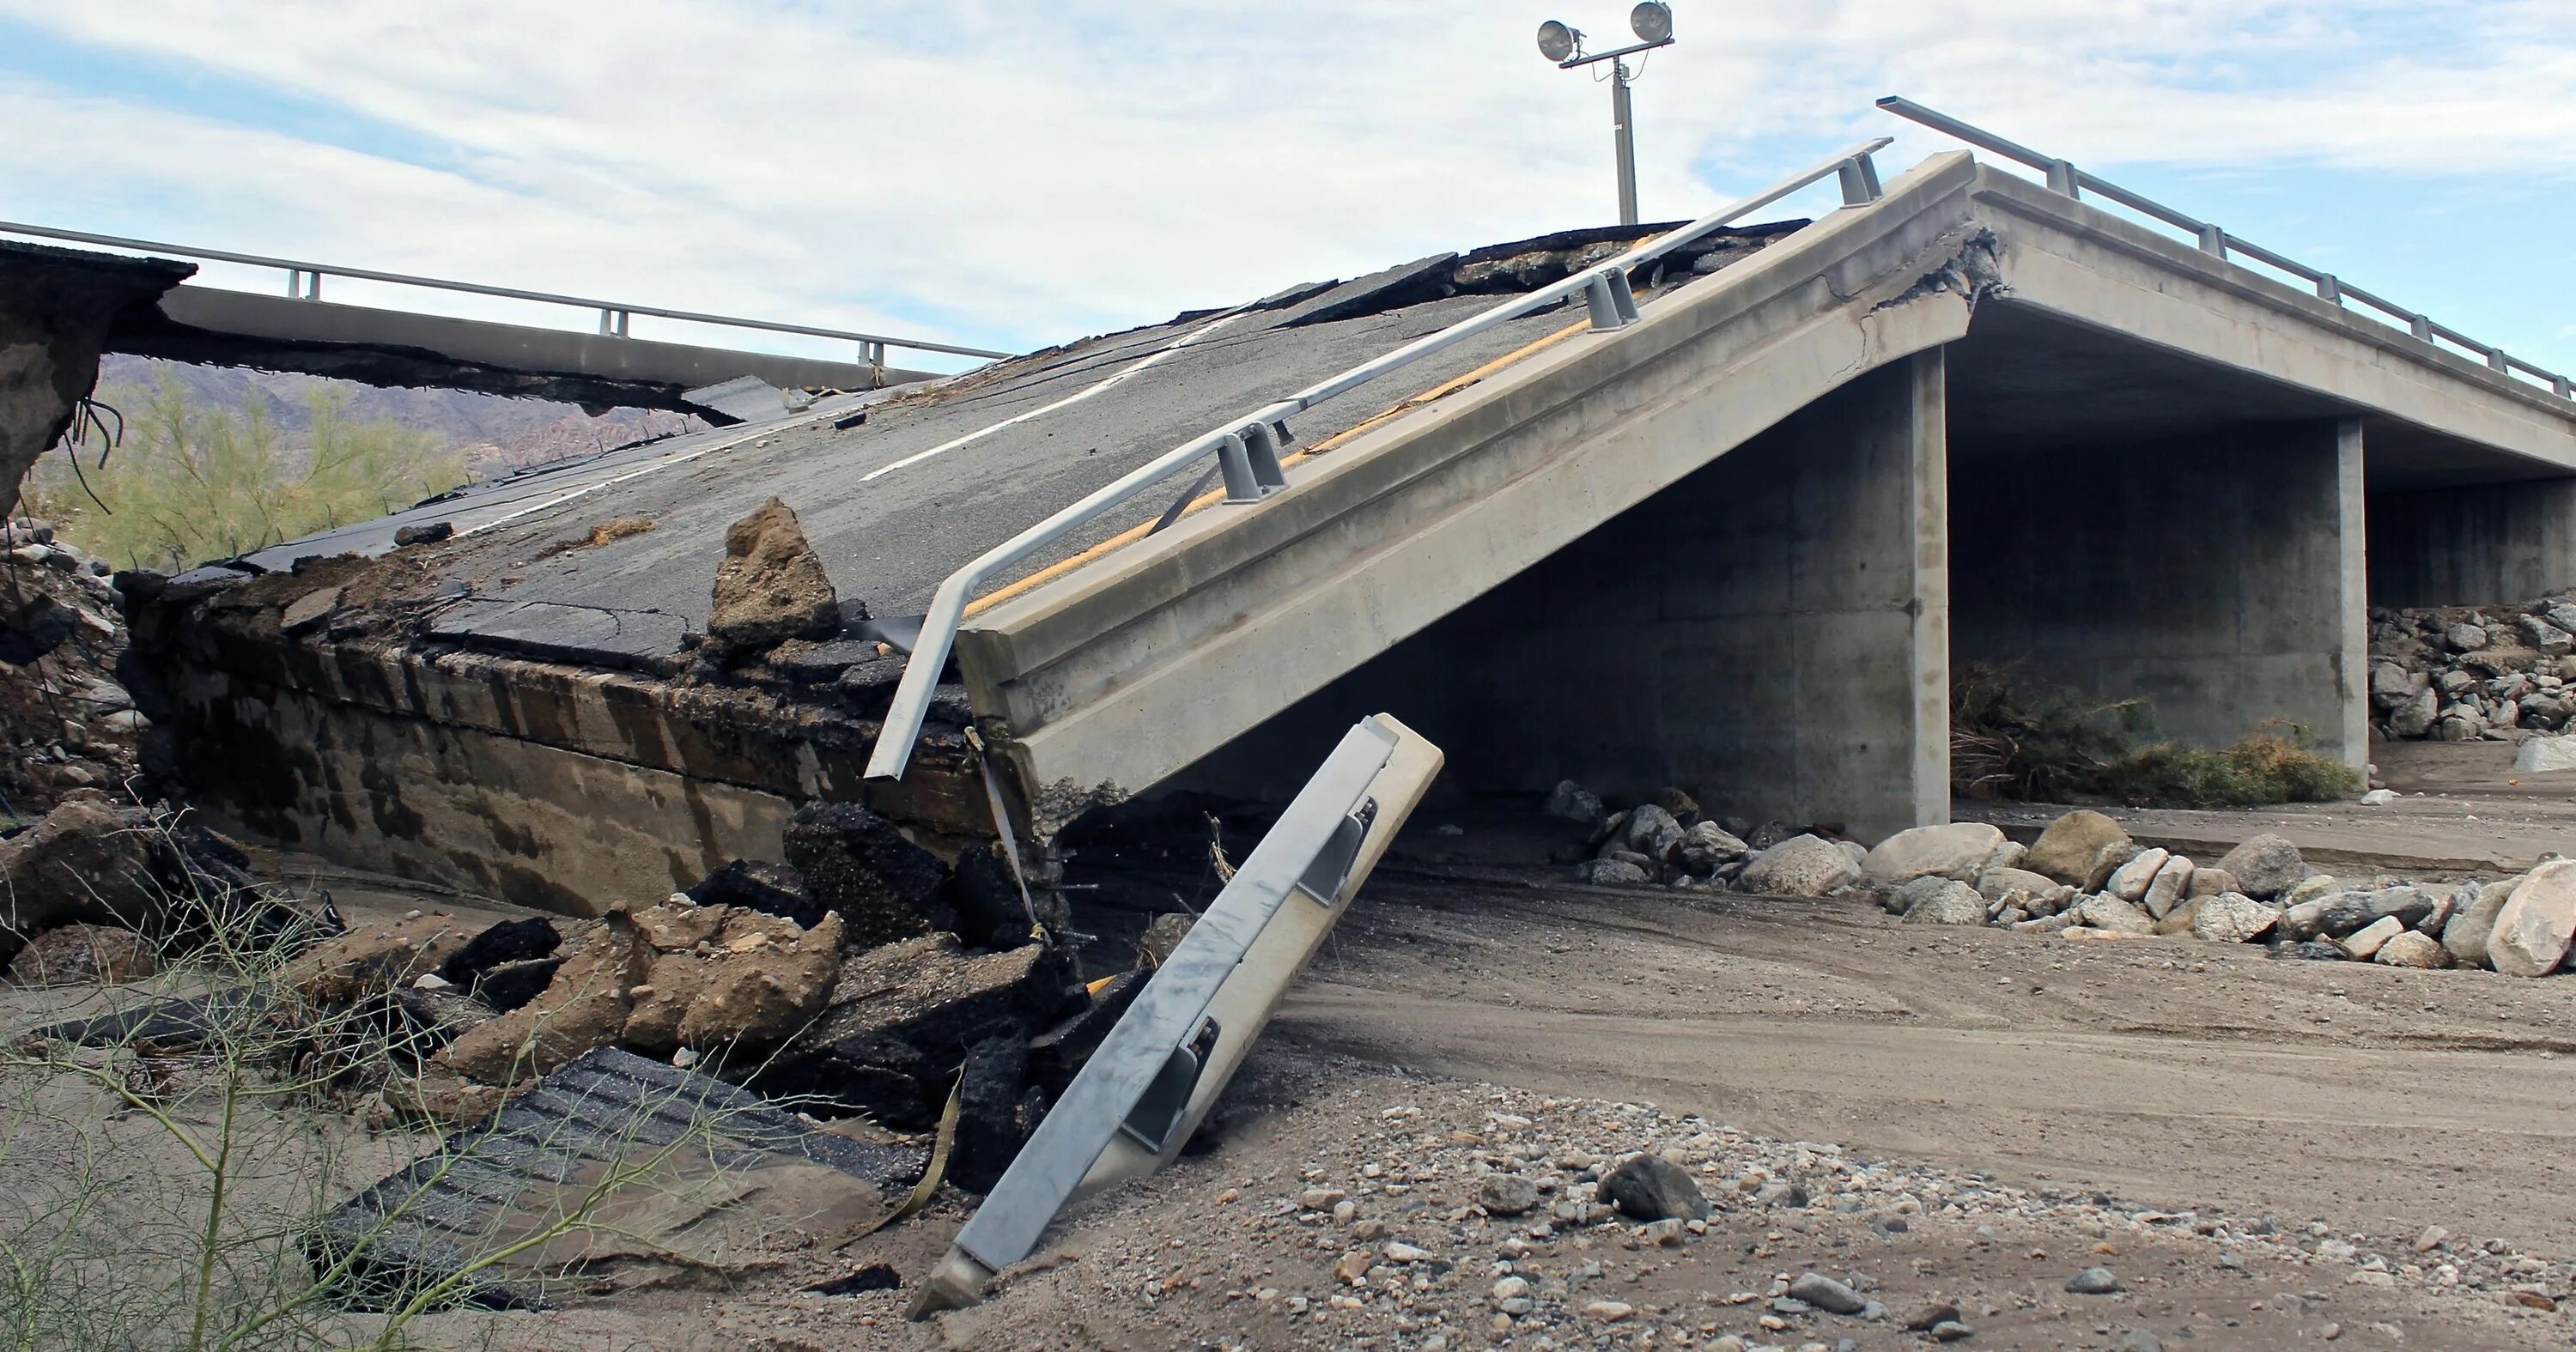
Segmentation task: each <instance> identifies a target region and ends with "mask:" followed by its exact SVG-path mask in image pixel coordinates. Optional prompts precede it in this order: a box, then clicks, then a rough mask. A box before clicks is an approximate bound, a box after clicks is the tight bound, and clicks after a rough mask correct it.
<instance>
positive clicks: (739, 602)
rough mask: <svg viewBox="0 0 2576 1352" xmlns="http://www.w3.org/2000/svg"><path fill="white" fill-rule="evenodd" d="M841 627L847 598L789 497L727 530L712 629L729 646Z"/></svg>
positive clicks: (763, 644) (822, 634)
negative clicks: (807, 535)
mask: <svg viewBox="0 0 2576 1352" xmlns="http://www.w3.org/2000/svg"><path fill="white" fill-rule="evenodd" d="M840 632H841V600H840V597H839V596H838V595H837V594H835V593H834V592H833V590H832V579H831V578H830V577H828V576H826V575H825V574H824V572H823V560H822V559H821V558H820V557H818V556H817V555H816V554H815V553H814V547H813V546H812V545H810V544H807V543H806V542H805V529H804V527H803V526H801V525H799V524H798V523H797V520H796V513H794V512H792V511H789V510H788V508H787V504H786V503H784V502H782V501H780V500H778V499H777V498H771V499H770V500H769V501H767V502H765V503H762V504H761V505H760V507H759V508H758V509H757V510H755V511H753V512H752V514H751V515H749V516H746V517H744V518H743V519H741V520H740V521H737V522H735V523H733V525H732V526H731V527H729V528H727V529H726V531H725V556H724V562H723V563H721V564H718V565H717V566H716V586H715V602H714V605H713V607H712V608H711V609H709V611H708V612H707V636H708V637H709V638H712V639H714V640H715V642H716V644H717V645H718V646H720V647H723V648H725V649H727V650H730V651H744V650H749V649H755V648H768V647H772V646H774V645H776V644H778V643H780V642H783V641H785V640H787V639H791V638H830V637H833V636H834V635H837V634H839V633H840Z"/></svg>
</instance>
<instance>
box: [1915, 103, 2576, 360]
mask: <svg viewBox="0 0 2576 1352" xmlns="http://www.w3.org/2000/svg"><path fill="white" fill-rule="evenodd" d="M1878 106H1879V107H1880V108H1881V109H1883V110H1885V111H1887V112H1891V113H1894V114H1896V115H1897V116H1898V117H1902V118H1906V119H1908V120H1910V121H1914V122H1920V123H1922V124H1923V125H1924V126H1927V127H1930V128H1931V129H1933V130H1934V131H1937V132H1941V133H1943V134H1944V135H1947V136H1952V137H1955V138H1957V139H1959V140H1962V141H1965V142H1967V143H1968V144H1969V145H1972V146H1975V147H1977V148H1978V149H1980V150H1984V151H1989V152H1991V153H1993V154H1997V155H2001V156H2003V157H2004V158H2005V159H2008V160H2016V161H2019V162H2020V163H2022V164H2026V165H2028V166H2030V167H2031V168H2033V169H2037V170H2039V171H2040V172H2041V173H2042V174H2045V175H2046V176H2047V179H2048V187H2049V190H2050V191H2051V192H2058V193H2063V194H2065V195H2066V196H2068V197H2072V198H2079V199H2080V198H2081V197H2082V196H2083V195H2084V194H2085V193H2088V192H2089V193H2094V194H2097V195H2099V196H2102V197H2105V198H2108V199H2109V200H2111V201H2114V202H2117V203H2119V204H2120V205H2122V206H2124V207H2127V208H2128V209H2130V210H2131V211H2134V212H2137V213H2138V214H2140V215H2142V216H2149V217H2153V218H2154V219H2156V220H2159V221H2162V222H2164V223H2165V224H2167V225H2170V226H2173V227H2175V228H2177V229H2180V230H2183V231H2185V232H2187V233H2189V234H2190V235H2191V236H2192V237H2193V238H2194V240H2195V241H2197V242H2198V243H2199V245H2200V248H2201V252H2203V253H2207V254H2210V255H2212V256H2214V257H2218V258H2231V256H2232V255H2236V254H2242V255H2244V256H2245V257H2247V258H2251V259H2253V260H2255V261H2256V262H2258V263H2262V264H2264V265H2265V266H2267V267H2271V268H2275V269H2278V270H2279V271H2281V272H2284V273H2287V274H2289V275H2290V276H2292V277H2296V278H2298V279H2299V280H2301V281H2303V282H2307V283H2309V284H2310V285H2312V286H2314V287H2315V288H2316V289H2317V298H2318V299H2320V300H2326V301H2332V302H2333V303H2335V304H2337V305H2344V304H2346V303H2347V302H2353V301H2358V302H2359V303H2361V304H2362V305H2365V306H2368V307H2369V308H2371V309H2373V310H2377V311H2379V312H2380V313H2381V314H2384V315H2386V316H2388V317H2389V318H2391V319H2394V320H2396V321H2397V322H2398V324H2399V325H2401V326H2403V327H2404V328H2405V329H2406V331H2407V332H2409V333H2411V334H2413V335H2414V336H2415V337H2416V338H2417V339H2418V340H2420V341H2422V342H2424V343H2427V344H2431V343H2433V342H2434V340H2436V339H2439V340H2441V341H2443V342H2448V343H2451V344H2454V345H2456V346H2458V347H2459V348H2461V349H2462V350H2464V351H2466V352H2468V353H2469V354H2470V355H2471V356H2474V357H2476V358H2478V359H2479V360H2481V361H2483V362H2485V363H2486V364H2487V366H2488V367H2489V368H2490V369H2492V370H2495V371H2500V372H2503V373H2505V374H2506V375H2525V376H2529V377H2531V378H2532V379H2533V380H2536V381H2539V382H2541V383H2543V384H2546V385H2547V386H2548V387H2549V389H2550V391H2551V392H2552V393H2554V394H2556V395H2557V396H2558V397H2559V398H2561V399H2576V382H2571V381H2570V380H2569V378H2568V377H2566V376H2563V375H2560V374H2558V373H2557V372H2555V371H2544V370H2542V369H2541V368H2539V367H2537V366H2534V365H2532V364H2531V363H2530V362H2527V361H2524V360H2523V359H2522V358H2520V357H2516V356H2513V355H2512V354H2510V353H2508V352H2506V351H2505V350H2504V349H2503V348H2500V347H2491V346H2489V345H2487V344H2485V343H2482V342H2479V341H2478V340H2477V339H2475V338H2471V337H2470V336H2468V335H2467V334H2465V333H2462V332H2460V331H2459V330H2458V329H2455V328H2452V327H2451V326H2450V325H2448V324H2440V323H2436V322H2434V320H2433V319H2432V317H2431V316H2429V315H2426V314H2424V313H2422V312H2421V311H2417V310H2409V309H2407V308H2406V307H2404V306H2402V305H2399V304H2396V303H2395V302H2393V301H2388V300H2383V299H2381V298H2380V297H2378V296H2375V295H2372V294H2371V293H2370V292H2367V291H2364V290H2362V289H2361V288H2360V287H2357V286H2354V285H2352V284H2350V283H2348V282H2346V281H2344V280H2343V279H2342V278H2340V277H2337V276H2335V275H2334V274H2333V273H2331V272H2323V271H2320V270H2318V269H2316V268H2312V267H2309V266H2308V265H2307V264H2305V263H2301V262H2299V261H2297V260H2296V259H2292V258H2288V257H2285V256H2283V255H2281V254H2277V253H2274V252H2273V251H2271V250H2270V249H2266V248H2264V247H2262V246H2261V245H2258V244H2254V243H2252V242H2250V241H2247V240H2243V239H2239V238H2238V237H2236V236H2234V235H2231V234H2229V233H2228V232H2227V231H2226V230H2225V229H2223V228H2221V227H2219V226H2217V225H2214V224H2212V223H2210V222H2208V221H2204V220H2200V219H2198V218H2196V217H2193V216H2189V215H2185V214H2184V213H2182V212H2179V211H2176V210H2174V209H2173V208H2172V207H2169V206H2166V205H2164V204H2163V203H2161V202H2156V201H2153V200H2151V199H2149V198H2145V197H2141V196H2139V195H2138V194H2136V193H2134V192H2131V191H2129V190H2128V189H2126V188H2123V187H2121V186H2120V185H2119V184H2116V183H2113V182H2111V181H2109V180H2107V179H2105V178H2103V177H2101V176H2100V175H2098V174H2093V173H2089V172H2087V171H2085V170H2083V169H2079V168H2077V167H2076V166H2075V165H2074V164H2073V163H2071V162H2069V161H2066V160H2062V159H2058V158H2056V157H2055V156H2051V155H2043V154H2041V153H2040V152H2038V151H2036V150H2033V149H2031V148H2030V147H2028V146H2025V145H2022V144H2020V143H2019V142H2016V141H2009V140H2006V139H2004V138H2003V137H2001V136H1997V135H1995V134H1994V133H1993V132H1990V131H1987V130H1985V129H1984V128H1982V127H1974V126H1970V125H1969V124H1967V123H1965V122H1962V121H1960V120H1959V119H1957V118H1955V117H1951V116H1948V115H1947V114H1944V113H1938V112H1934V111H1933V110H1932V109H1929V108H1926V107H1924V106H1923V105H1922V104H1919V103H1916V102H1915V101H1913V100H1912V99H1905V98H1898V97H1896V96H1894V95H1890V96H1888V97H1886V98H1883V99H1880V100H1879V101H1878Z"/></svg>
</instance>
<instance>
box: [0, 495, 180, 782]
mask: <svg viewBox="0 0 2576 1352" xmlns="http://www.w3.org/2000/svg"><path fill="white" fill-rule="evenodd" d="M107 572H108V569H107V564H106V563H105V562H103V561H101V560H98V559H93V558H91V557H89V556H88V555H86V554H84V553H83V552H81V550H80V549H79V548H77V547H76V546H73V545H71V544H69V543H67V542H64V541H60V540H56V539H55V538H54V528H53V527H52V526H51V525H50V524H48V523H46V522H44V521H39V520H34V519H30V518H26V517H19V518H15V519H13V520H10V521H8V522H6V523H5V524H0V739H6V741H7V744H8V748H9V752H10V754H9V755H8V756H7V757H6V760H5V763H0V815H5V816H6V817H8V818H10V819H14V820H18V821H30V820H33V819H35V818H37V817H41V816H43V815H44V813H45V812H46V810H47V809H49V808H51V807H52V806H53V805H54V804H55V803H57V802H59V801H61V799H62V797H63V795H65V794H67V793H70V792H73V791H75V790H79V789H106V790H117V789H121V788H123V787H124V786H125V785H127V784H128V783H129V782H130V781H132V780H133V779H134V776H135V750H136V742H137V741H138V739H140V738H141V736H142V735H143V733H144V732H145V731H146V730H147V729H149V728H150V727H151V723H150V720H148V719H146V718H145V717H144V716H143V714H141V713H140V712H138V711H137V710H136V709H135V707H134V698H133V696H132V695H130V694H128V693H127V691H126V688H125V685H124V684H123V682H122V681H120V680H119V678H118V676H117V669H118V666H119V664H120V662H121V660H122V659H123V658H124V656H125V651H126V630H125V618H124V607H123V604H122V598H121V597H120V596H119V595H118V593H117V591H116V588H115V586H114V584H112V583H110V582H109V581H108V577H107ZM8 824H9V822H7V821H0V826H6V825H8Z"/></svg>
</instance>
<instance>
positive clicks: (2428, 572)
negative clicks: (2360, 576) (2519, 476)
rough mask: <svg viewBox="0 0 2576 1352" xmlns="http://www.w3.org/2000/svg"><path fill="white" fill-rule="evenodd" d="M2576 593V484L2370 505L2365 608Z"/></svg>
mask: <svg viewBox="0 0 2576 1352" xmlns="http://www.w3.org/2000/svg"><path fill="white" fill-rule="evenodd" d="M2569 587H2576V479H2533V480H2526V481H2523V482H2520V483H2502V484H2471V485H2466V486H2463V487H2457V488H2416V489H2397V490H2393V491H2389V492H2382V493H2373V494H2371V495H2370V604H2372V605H2375V606H2399V607H2407V606H2496V605H2511V604H2513V603H2514V602H2517V601H2529V600H2532V599H2534V598H2536V597H2541V596H2546V595H2548V594H2549V593H2551V592H2555V591H2563V590H2565V589H2567V588H2569Z"/></svg>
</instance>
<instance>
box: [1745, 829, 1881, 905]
mask: <svg viewBox="0 0 2576 1352" xmlns="http://www.w3.org/2000/svg"><path fill="white" fill-rule="evenodd" d="M1860 877H1861V873H1860V869H1859V867H1858V866H1856V865H1854V864H1853V863H1852V857H1851V856H1850V855H1849V854H1847V853H1845V852H1844V850H1843V848H1842V847H1841V846H1839V845H1836V844H1835V843H1834V842H1832V841H1830V840H1826V839H1825V838H1823V837H1822V836H1815V835H1802V836H1791V837H1789V838H1788V839H1787V840H1784V841H1781V842H1780V843H1779V844H1777V845H1774V846H1772V847H1771V848H1770V849H1767V850H1764V851H1763V852H1762V853H1760V854H1757V855H1755V856H1753V862H1752V863H1750V864H1747V865H1745V867H1744V874H1743V876H1742V877H1740V878H1738V879H1736V882H1735V886H1736V890H1737V891H1740V892H1753V893H1758V894H1761V895H1764V896H1774V897H1821V896H1827V895H1830V894H1831V893H1834V892H1837V891H1840V890H1841V889H1843V888H1846V887H1849V886H1851V885H1852V884H1853V883H1856V882H1859V881H1860Z"/></svg>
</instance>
